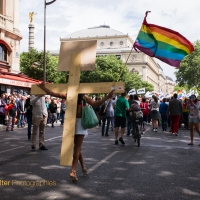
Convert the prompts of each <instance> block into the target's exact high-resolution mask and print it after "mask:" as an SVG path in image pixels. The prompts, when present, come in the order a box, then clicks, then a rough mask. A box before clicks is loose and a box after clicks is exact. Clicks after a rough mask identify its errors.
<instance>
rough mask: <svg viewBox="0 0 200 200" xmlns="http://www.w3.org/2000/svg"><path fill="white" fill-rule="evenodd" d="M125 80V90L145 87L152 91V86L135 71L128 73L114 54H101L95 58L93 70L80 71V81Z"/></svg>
mask: <svg viewBox="0 0 200 200" xmlns="http://www.w3.org/2000/svg"><path fill="white" fill-rule="evenodd" d="M117 81H122V82H125V90H126V91H129V90H131V89H133V88H134V89H140V88H142V87H145V88H146V90H149V91H152V90H153V86H152V85H151V84H149V83H148V82H146V81H142V80H141V77H140V76H139V75H137V74H136V73H130V72H129V70H128V68H127V67H126V66H125V65H124V63H123V62H122V61H121V60H119V59H118V58H117V57H116V56H113V55H109V56H101V57H97V58H96V64H95V70H94V71H83V72H82V73H81V82H82V83H89V82H117Z"/></svg>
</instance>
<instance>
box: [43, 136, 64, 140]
mask: <svg viewBox="0 0 200 200" xmlns="http://www.w3.org/2000/svg"><path fill="white" fill-rule="evenodd" d="M59 137H62V136H58V137H53V138H50V139H47V140H45V141H49V140H53V139H56V138H59Z"/></svg>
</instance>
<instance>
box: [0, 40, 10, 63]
mask: <svg viewBox="0 0 200 200" xmlns="http://www.w3.org/2000/svg"><path fill="white" fill-rule="evenodd" d="M7 54H8V50H7V48H6V46H5V45H3V44H0V60H2V61H7Z"/></svg>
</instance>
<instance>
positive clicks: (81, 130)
mask: <svg viewBox="0 0 200 200" xmlns="http://www.w3.org/2000/svg"><path fill="white" fill-rule="evenodd" d="M75 135H85V136H86V135H88V131H87V129H84V128H83V127H82V125H81V118H76V127H75Z"/></svg>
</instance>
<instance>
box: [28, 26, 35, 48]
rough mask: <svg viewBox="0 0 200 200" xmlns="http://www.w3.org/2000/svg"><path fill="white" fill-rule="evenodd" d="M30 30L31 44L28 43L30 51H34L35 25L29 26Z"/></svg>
mask: <svg viewBox="0 0 200 200" xmlns="http://www.w3.org/2000/svg"><path fill="white" fill-rule="evenodd" d="M28 28H29V42H28V49H29V50H30V49H32V48H34V29H35V27H34V25H33V24H29V26H28Z"/></svg>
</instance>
